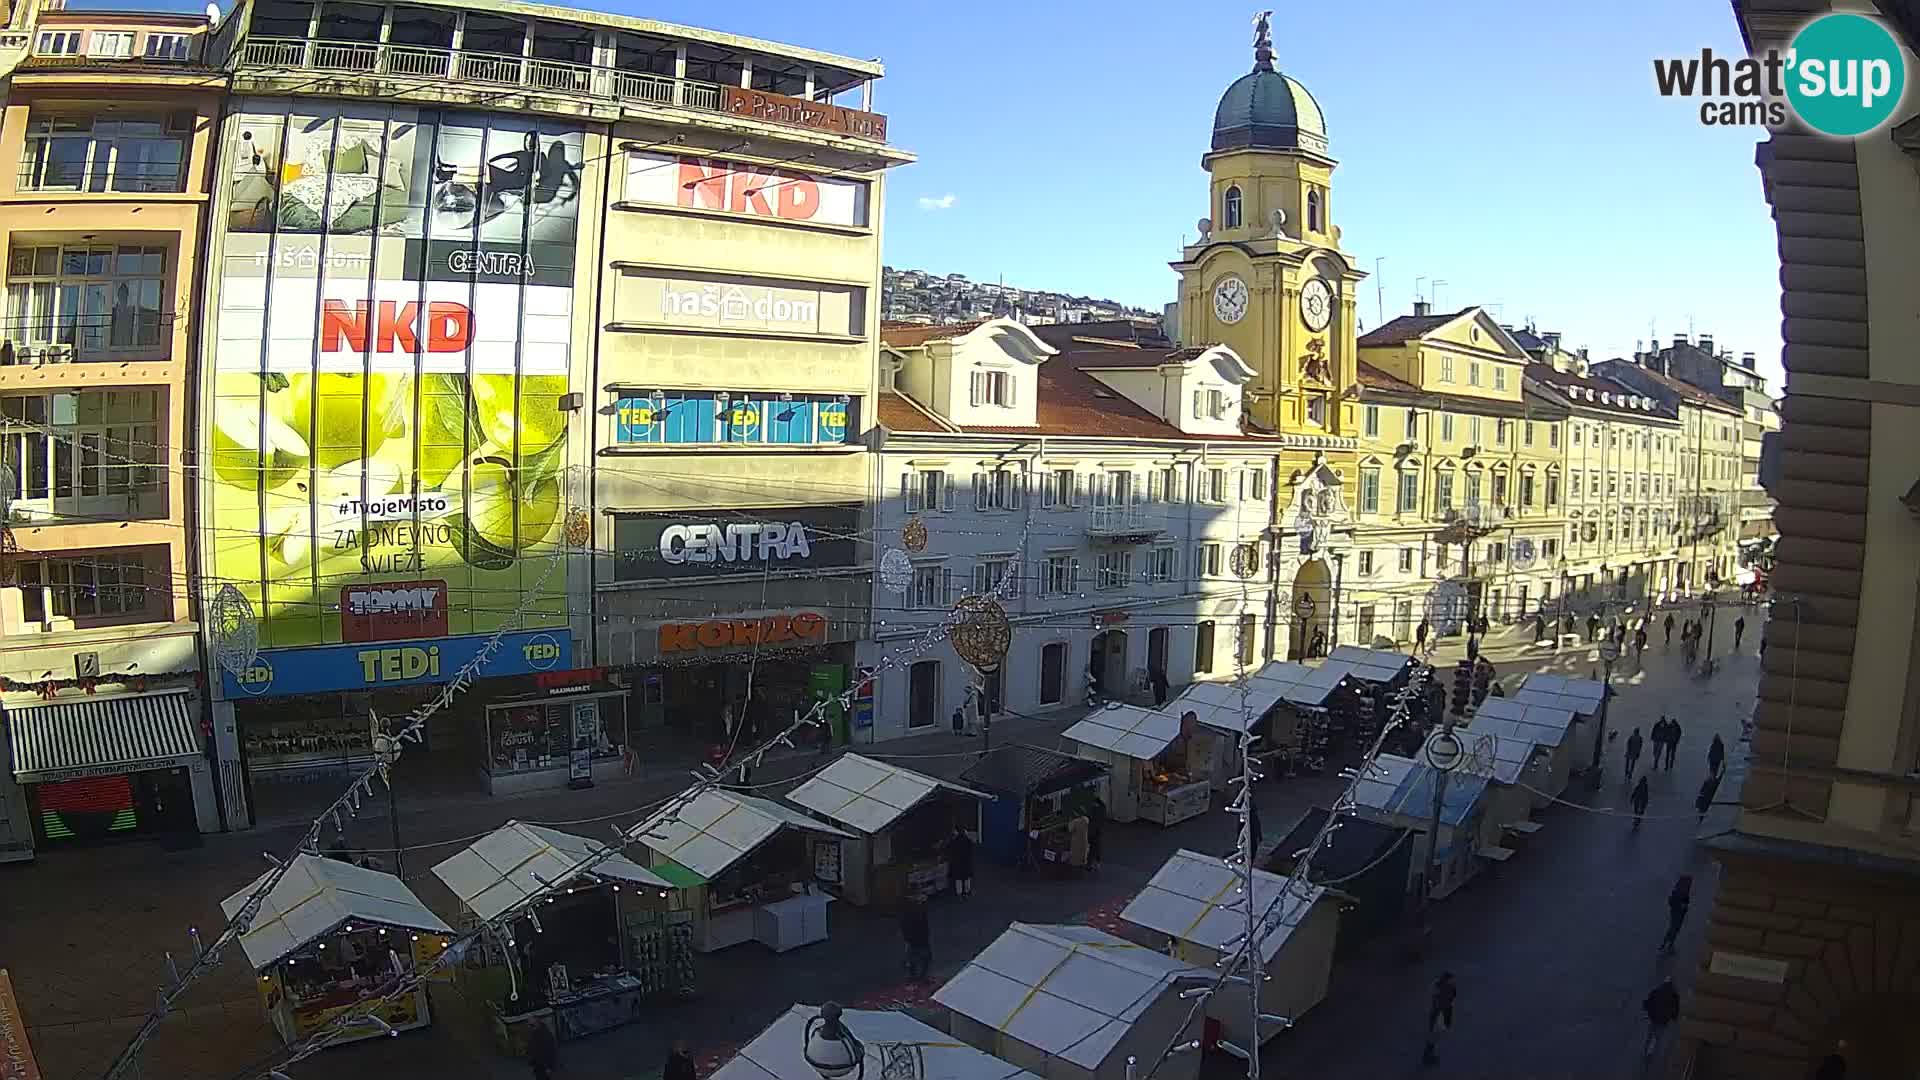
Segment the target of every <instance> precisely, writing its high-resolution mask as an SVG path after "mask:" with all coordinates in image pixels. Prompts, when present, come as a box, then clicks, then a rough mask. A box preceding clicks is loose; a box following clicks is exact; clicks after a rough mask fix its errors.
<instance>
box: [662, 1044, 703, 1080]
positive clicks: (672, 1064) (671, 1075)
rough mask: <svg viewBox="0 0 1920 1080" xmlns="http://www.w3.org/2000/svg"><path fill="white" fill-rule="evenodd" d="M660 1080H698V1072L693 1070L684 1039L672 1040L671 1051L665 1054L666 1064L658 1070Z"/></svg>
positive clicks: (691, 1057) (691, 1055)
mask: <svg viewBox="0 0 1920 1080" xmlns="http://www.w3.org/2000/svg"><path fill="white" fill-rule="evenodd" d="M660 1080H700V1072H699V1070H698V1069H696V1068H694V1064H693V1054H691V1053H690V1052H688V1050H687V1041H686V1040H685V1039H675V1040H673V1049H672V1050H670V1051H668V1053H667V1064H666V1066H665V1067H663V1068H662V1069H661V1070H660Z"/></svg>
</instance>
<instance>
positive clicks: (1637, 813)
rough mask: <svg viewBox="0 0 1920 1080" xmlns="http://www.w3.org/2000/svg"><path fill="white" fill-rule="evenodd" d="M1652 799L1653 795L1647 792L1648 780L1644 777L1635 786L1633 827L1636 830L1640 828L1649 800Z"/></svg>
mask: <svg viewBox="0 0 1920 1080" xmlns="http://www.w3.org/2000/svg"><path fill="white" fill-rule="evenodd" d="M1650 797H1651V794H1650V793H1649V792H1648V790H1647V778H1646V777H1644V776H1642V777H1641V778H1640V782H1639V783H1637V784H1635V785H1633V827H1634V828H1636V829H1638V828H1639V827H1640V819H1641V818H1642V817H1645V816H1646V813H1647V799H1648V798H1650Z"/></svg>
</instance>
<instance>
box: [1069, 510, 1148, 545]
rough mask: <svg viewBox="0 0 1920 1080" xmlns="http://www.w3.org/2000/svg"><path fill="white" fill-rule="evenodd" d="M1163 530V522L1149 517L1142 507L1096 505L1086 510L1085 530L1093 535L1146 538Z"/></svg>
mask: <svg viewBox="0 0 1920 1080" xmlns="http://www.w3.org/2000/svg"><path fill="white" fill-rule="evenodd" d="M1165 531H1166V527H1165V524H1164V523H1163V522H1160V521H1155V520H1153V519H1152V518H1150V517H1149V516H1148V515H1147V512H1146V510H1145V508H1143V507H1139V506H1096V507H1094V508H1093V509H1091V510H1089V511H1087V532H1088V533H1089V534H1090V535H1093V536H1098V537H1107V538H1116V537H1137V538H1140V539H1143V540H1147V539H1152V538H1153V537H1155V536H1158V535H1160V534H1161V533H1163V532H1165Z"/></svg>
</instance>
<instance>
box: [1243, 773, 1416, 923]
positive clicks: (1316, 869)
mask: <svg viewBox="0 0 1920 1080" xmlns="http://www.w3.org/2000/svg"><path fill="white" fill-rule="evenodd" d="M1327 813H1328V811H1327V809H1326V807H1323V806H1315V807H1311V808H1309V809H1308V810H1307V812H1306V813H1304V814H1302V815H1300V820H1299V821H1297V822H1295V823H1294V826H1293V828H1292V829H1289V830H1288V831H1287V835H1286V836H1284V837H1282V838H1281V839H1280V843H1278V844H1276V845H1275V846H1274V847H1273V849H1272V851H1271V852H1270V853H1269V854H1268V855H1267V863H1266V866H1265V867H1264V869H1266V870H1267V871H1268V872H1269V873H1274V874H1291V873H1293V868H1294V861H1295V860H1296V859H1298V858H1299V853H1300V852H1303V851H1305V850H1307V849H1308V848H1309V847H1311V846H1312V844H1313V840H1314V837H1317V836H1319V835H1320V830H1321V828H1322V827H1324V826H1325V825H1326V823H1327ZM1412 838H1413V833H1412V831H1411V830H1408V829H1403V828H1400V827H1398V826H1394V825H1383V824H1381V823H1380V822H1377V821H1369V820H1367V819H1366V818H1363V817H1355V816H1353V815H1347V816H1344V817H1342V818H1341V820H1340V837H1339V839H1338V840H1337V841H1334V842H1331V843H1326V844H1322V845H1320V850H1318V851H1316V852H1315V853H1314V856H1313V864H1312V865H1311V866H1309V867H1307V880H1308V881H1310V882H1314V883H1316V884H1318V883H1321V882H1329V881H1332V882H1338V883H1339V888H1340V892H1341V893H1342V894H1343V895H1344V896H1345V898H1346V906H1345V909H1344V910H1343V911H1341V913H1340V946H1339V947H1340V948H1342V949H1347V948H1350V947H1351V946H1352V945H1354V944H1357V943H1358V942H1361V941H1364V940H1366V939H1368V938H1370V937H1371V936H1373V935H1374V934H1377V933H1380V932H1381V931H1383V930H1386V929H1388V928H1390V927H1392V926H1393V925H1394V924H1395V923H1397V922H1398V921H1399V919H1400V912H1401V911H1402V910H1403V909H1404V908H1405V906H1406V902H1407V882H1408V879H1409V876H1410V873H1411V870H1410V866H1411V856H1412V852H1413V845H1412V844H1411V843H1409V841H1410V840H1411V839H1412Z"/></svg>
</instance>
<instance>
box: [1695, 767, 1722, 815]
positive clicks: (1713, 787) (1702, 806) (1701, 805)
mask: <svg viewBox="0 0 1920 1080" xmlns="http://www.w3.org/2000/svg"><path fill="white" fill-rule="evenodd" d="M1719 791H1720V774H1719V773H1714V774H1713V775H1712V776H1709V777H1707V779H1706V782H1705V783H1703V784H1701V785H1700V794H1699V795H1696V796H1694V800H1693V808H1694V809H1695V810H1697V811H1699V812H1700V817H1699V820H1701V821H1705V820H1707V811H1708V810H1710V809H1712V808H1713V797H1714V796H1715V795H1716V794H1718V793H1719Z"/></svg>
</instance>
